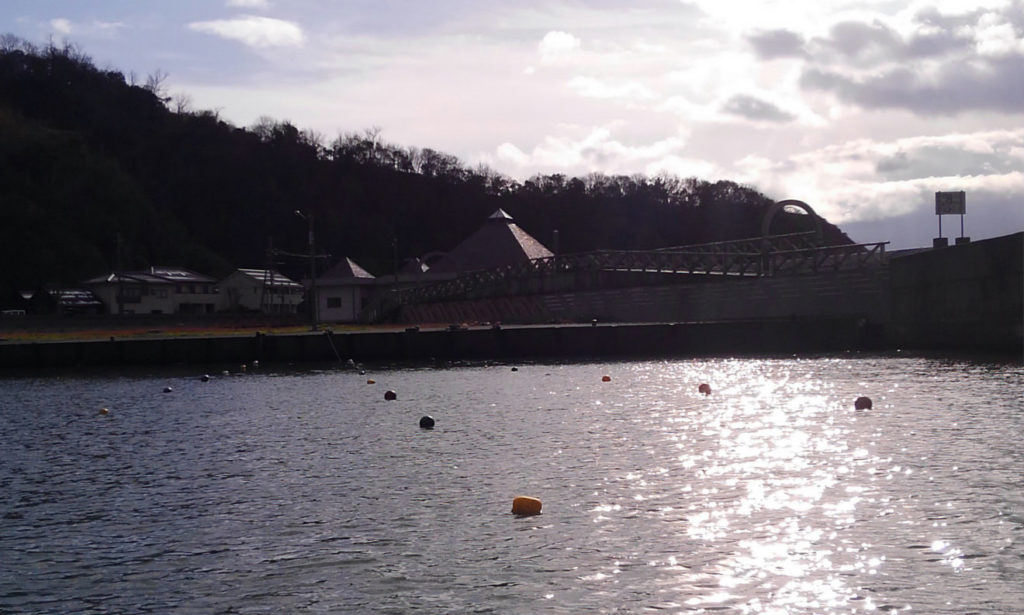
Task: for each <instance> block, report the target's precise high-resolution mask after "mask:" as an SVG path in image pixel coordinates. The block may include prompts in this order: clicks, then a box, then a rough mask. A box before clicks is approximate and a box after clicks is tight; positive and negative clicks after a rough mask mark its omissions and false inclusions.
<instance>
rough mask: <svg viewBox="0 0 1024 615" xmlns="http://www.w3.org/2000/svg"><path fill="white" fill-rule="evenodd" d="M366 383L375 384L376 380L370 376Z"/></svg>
mask: <svg viewBox="0 0 1024 615" xmlns="http://www.w3.org/2000/svg"><path fill="white" fill-rule="evenodd" d="M366 384H377V381H376V380H374V379H373V378H370V379H369V380H367V381H366Z"/></svg>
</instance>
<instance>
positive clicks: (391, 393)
mask: <svg viewBox="0 0 1024 615" xmlns="http://www.w3.org/2000/svg"><path fill="white" fill-rule="evenodd" d="M384 399H386V400H388V401H394V400H396V399H398V394H397V393H395V392H394V391H385V392H384Z"/></svg>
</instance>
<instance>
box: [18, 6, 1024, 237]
mask: <svg viewBox="0 0 1024 615" xmlns="http://www.w3.org/2000/svg"><path fill="white" fill-rule="evenodd" d="M0 24H3V26H2V28H0V32H6V33H11V34H15V35H17V36H19V37H21V38H24V39H26V40H28V41H30V42H34V43H46V42H47V41H49V40H53V41H54V42H57V43H62V42H64V41H70V42H72V43H74V44H76V45H77V46H79V47H80V48H81V50H82V51H84V52H85V53H86V54H87V55H89V56H90V57H92V59H93V61H94V63H95V64H96V65H97V66H99V67H100V68H112V69H117V70H120V71H122V72H124V73H126V74H127V73H129V72H134V73H136V75H137V76H138V77H139V79H140V81H143V82H144V80H145V77H146V76H147V75H150V74H153V73H156V72H157V71H161V72H163V73H166V74H167V75H168V77H167V79H166V81H165V85H166V86H167V89H168V90H169V92H170V93H171V94H176V95H187V96H188V97H190V99H191V102H192V106H193V107H194V108H195V109H212V110H217V111H218V112H219V113H220V116H221V117H222V118H223V119H225V120H226V121H229V122H231V123H233V124H235V125H237V126H250V125H252V124H253V123H254V122H255V121H256V120H257V119H258V118H259V117H261V116H269V117H271V118H274V119H276V120H287V121H290V122H291V123H292V124H294V125H295V126H297V127H298V128H300V129H309V130H313V131H315V132H317V133H319V134H321V135H322V136H323V137H324V140H325V141H326V142H327V143H329V142H330V141H331V140H333V139H334V138H335V137H337V136H338V135H339V134H341V133H348V132H359V131H362V130H364V129H368V128H374V127H376V128H379V129H380V131H381V135H382V137H383V138H384V139H385V140H386V141H389V142H391V143H394V144H397V145H401V146H415V147H421V148H422V147H430V148H433V149H437V150H441V151H444V152H447V153H450V154H454V155H456V156H458V157H459V158H460V159H461V160H462V161H463V163H465V164H466V165H468V166H475V165H476V164H478V163H486V164H487V165H489V166H490V167H492V168H494V169H495V170H497V171H500V172H502V173H505V174H507V175H510V176H513V177H516V178H519V179H524V178H527V177H529V176H530V175H534V174H537V173H544V174H548V173H563V174H566V175H569V176H583V175H586V174H589V173H592V172H603V173H608V174H634V173H642V174H648V175H653V174H657V173H662V172H666V173H670V174H674V175H678V176H681V177H691V176H694V177H699V178H702V179H707V180H718V179H728V180H732V181H736V182H739V183H743V184H748V185H750V186H753V187H755V188H756V189H758V190H760V191H762V192H764V193H765V194H767V195H768V196H769V197H771V198H773V199H776V200H781V199H787V198H793V199H800V200H803V201H805V202H807V203H808V204H809V205H811V207H813V208H814V209H815V210H816V211H817V212H818V213H819V214H821V215H823V216H824V217H825V218H827V219H828V220H829V221H831V222H834V223H836V224H838V225H839V226H840V227H841V228H843V229H844V230H846V231H847V232H848V233H849V234H850V235H851V236H852V237H853V238H854V239H855V240H857V241H861V242H872V241H890V242H892V243H891V245H890V247H891V248H906V247H914V246H926V245H931V241H932V238H933V237H935V236H937V235H938V219H937V217H936V216H935V208H934V200H935V198H934V194H935V192H936V191H945V190H964V191H966V193H967V216H966V217H965V219H964V222H965V234H966V235H968V236H971V237H972V238H973V239H975V240H977V239H983V238H986V237H994V236H998V235H1004V234H1008V233H1012V232H1017V231H1022V230H1024V0H1015V1H1011V2H1006V1H989V0H980V1H979V0H970V1H962V2H961V1H955V0H954V1H948V2H934V3H922V2H909V3H908V2H906V1H903V0H901V1H892V0H848V1H843V0H818V1H816V2H791V1H778V0H757V1H743V0H685V1H681V0H628V1H627V0H623V1H620V2H612V1H611V0H589V1H584V0H577V1H571V0H543V1H542V0H505V1H503V2H498V1H496V0H440V1H436V2H428V1H425V0H408V1H403V0H147V1H145V2H139V1H137V0H2V2H0ZM959 233H960V219H959V217H952V216H946V217H944V218H943V234H944V235H945V236H947V237H950V236H954V237H955V236H957V235H959Z"/></svg>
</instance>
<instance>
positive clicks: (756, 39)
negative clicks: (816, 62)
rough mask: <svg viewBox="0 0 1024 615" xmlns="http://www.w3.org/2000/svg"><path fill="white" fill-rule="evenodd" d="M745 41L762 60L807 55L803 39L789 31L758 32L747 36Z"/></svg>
mask: <svg viewBox="0 0 1024 615" xmlns="http://www.w3.org/2000/svg"><path fill="white" fill-rule="evenodd" d="M747 41H748V42H749V43H750V45H751V46H752V47H753V48H754V51H755V52H757V55H758V57H760V58H761V59H763V60H774V59H776V58H802V57H804V56H806V55H807V52H806V51H805V50H804V38H803V37H802V36H800V35H799V34H797V33H796V32H791V31H789V30H759V31H757V32H754V33H753V34H749V35H747Z"/></svg>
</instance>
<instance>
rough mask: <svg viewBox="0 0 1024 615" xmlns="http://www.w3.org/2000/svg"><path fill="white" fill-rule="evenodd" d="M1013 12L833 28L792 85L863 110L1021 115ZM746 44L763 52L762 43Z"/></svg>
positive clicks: (815, 43)
mask: <svg viewBox="0 0 1024 615" xmlns="http://www.w3.org/2000/svg"><path fill="white" fill-rule="evenodd" d="M1021 6H1022V4H1021V3H1020V2H1019V1H1017V2H1012V3H1010V4H1009V5H1008V6H1005V7H1003V8H1002V9H999V10H996V9H977V10H974V11H971V12H968V13H961V14H957V15H946V14H943V13H941V12H940V11H939V10H937V9H926V10H923V11H920V12H918V13H917V14H915V15H914V16H913V18H912V19H911V23H910V25H909V27H908V28H905V32H904V33H901V32H900V31H899V30H897V29H896V28H895V27H893V26H891V25H889V24H886V23H883V22H881V21H879V20H877V19H876V20H872V21H850V20H847V21H843V22H840V23H837V24H835V25H834V26H833V27H832V28H831V29H830V30H829V33H828V35H827V36H825V37H818V38H815V39H813V40H812V41H810V42H809V43H808V51H809V54H808V62H807V65H806V67H805V69H804V72H803V75H802V77H801V79H800V85H801V87H802V88H804V89H805V90H806V91H819V92H826V93H831V94H833V95H835V96H836V97H837V98H838V99H839V100H840V101H842V102H845V103H850V104H855V105H858V106H860V107H863V108H867V109H906V110H909V111H912V112H914V113H922V114H945V115H955V114H959V113H963V112H968V111H978V110H983V111H995V112H1000V113H1010V114H1015V113H1021V112H1022V111H1024V107H1022V103H1021V101H1022V100H1024V86H1022V84H1024V36H1022V35H1021V31H1022V30H1024V23H1022V19H1021V18H1020V16H1019V15H1018V14H1017V13H1019V12H1020V10H1021ZM752 44H754V45H755V50H757V49H759V47H758V46H757V45H758V44H760V45H761V48H760V49H761V51H759V53H762V54H763V53H764V48H765V46H766V43H765V42H764V40H763V39H756V38H754V39H752ZM768 49H769V51H770V50H771V49H772V48H771V47H770V46H769V47H768Z"/></svg>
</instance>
